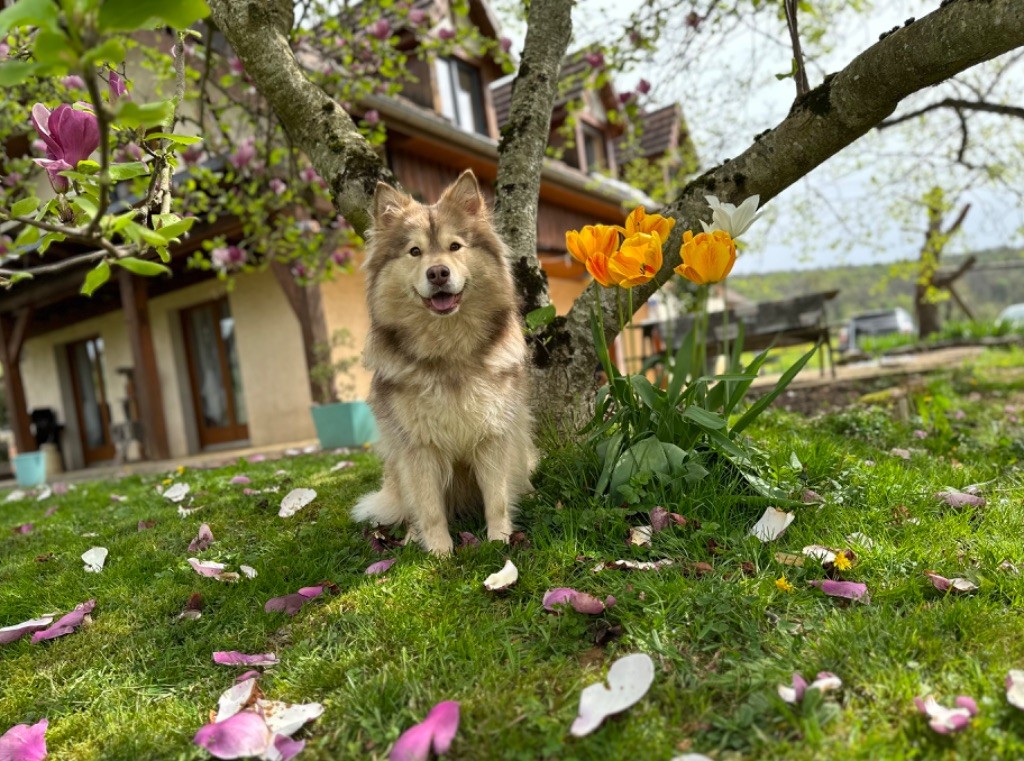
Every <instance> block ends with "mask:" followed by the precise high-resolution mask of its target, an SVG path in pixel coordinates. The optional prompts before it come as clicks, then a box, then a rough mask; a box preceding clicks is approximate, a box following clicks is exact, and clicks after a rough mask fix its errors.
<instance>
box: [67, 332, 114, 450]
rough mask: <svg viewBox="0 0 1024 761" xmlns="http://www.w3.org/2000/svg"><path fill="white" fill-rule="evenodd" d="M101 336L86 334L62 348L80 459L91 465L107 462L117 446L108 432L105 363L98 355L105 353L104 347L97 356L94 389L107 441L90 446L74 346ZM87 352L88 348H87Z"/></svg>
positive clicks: (108, 408) (98, 338)
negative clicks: (73, 406)
mask: <svg viewBox="0 0 1024 761" xmlns="http://www.w3.org/2000/svg"><path fill="white" fill-rule="evenodd" d="M102 340H103V336H101V335H99V334H96V335H92V336H86V337H85V338H79V339H78V340H76V341H71V342H69V343H67V344H65V346H64V349H65V351H66V353H67V358H68V371H69V372H70V373H71V394H72V396H73V397H74V399H75V417H76V419H77V420H78V438H79V441H81V444H82V459H83V461H84V462H85V464H86V465H87V466H88V465H92V464H94V463H97V462H107V461H108V460H113V459H114V458H115V457H116V455H117V447H115V446H114V439H113V437H112V436H111V432H110V400H109V399H107V379H106V378H104V377H103V371H104V370H105V369H106V364H105V363H104V362H103V360H102V359H99V356H100V355H102V354H105V353H106V347H104V348H103V351H102V352H101V353H100V355H97V356H98V360H97V361H98V362H99V368H98V372H97V373H96V375H97V377H98V378H99V384H100V385H99V388H98V389H95V390H96V391H97V392H98V402H99V412H100V424H101V425H102V426H103V438H104V439H106V441H107V443H106V444H103V445H101V446H99V447H90V446H89V443H88V441H87V440H86V437H87V435H88V431H87V430H86V427H85V418H84V416H83V414H82V409H83V407H84V402H83V399H82V391H81V388H80V386H79V380H80V378H79V377H78V363H77V362H76V361H75V353H74V348H75V347H76V346H78V345H79V344H88V343H89V342H90V341H93V342H96V341H102ZM87 354H88V350H87Z"/></svg>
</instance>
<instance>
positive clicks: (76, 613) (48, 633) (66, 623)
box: [32, 600, 96, 642]
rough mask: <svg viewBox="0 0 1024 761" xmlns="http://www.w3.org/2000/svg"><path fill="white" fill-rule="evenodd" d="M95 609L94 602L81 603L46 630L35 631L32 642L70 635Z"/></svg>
mask: <svg viewBox="0 0 1024 761" xmlns="http://www.w3.org/2000/svg"><path fill="white" fill-rule="evenodd" d="M95 607H96V601H95V600H89V601H88V602H83V603H82V604H81V605H78V606H76V607H75V609H74V610H73V611H71V612H70V613H66V614H64V615H63V616H61V617H60V618H58V619H57V620H56V621H54V622H53V623H52V624H51V625H50V626H49V627H47V628H46V629H43V630H42V631H37V632H36V633H35V634H33V635H32V641H33V642H41V641H43V640H50V639H57V637H63V636H65V635H67V634H71V633H72V632H74V631H75V630H76V629H78V627H79V626H81V625H82V624H84V623H85V622H86V621H87V620H88V617H89V614H90V613H92V611H93V609H94V608H95Z"/></svg>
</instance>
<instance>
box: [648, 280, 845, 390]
mask: <svg viewBox="0 0 1024 761" xmlns="http://www.w3.org/2000/svg"><path fill="white" fill-rule="evenodd" d="M838 293H839V291H822V292H820V293H808V294H804V295H802V296H794V297H793V298H789V299H780V300H778V301H761V302H758V303H754V304H745V305H742V306H736V307H732V308H731V309H729V310H728V320H726V313H724V312H712V313H711V314H709V315H708V341H707V354H708V356H709V357H712V356H716V355H717V354H721V353H722V351H723V346H724V344H725V339H726V338H728V341H729V344H730V346H731V345H732V342H733V341H735V340H736V337H737V336H738V335H739V325H740V324H741V323H742V325H743V349H744V351H763V350H764V349H767V348H779V347H783V346H798V345H800V344H806V343H816V342H819V341H820V342H821V343H822V345H823V346H824V348H825V351H823V352H821V354H819V363H820V368H821V374H822V375H824V374H825V354H826V353H827V354H828V364H829V368H830V370H831V372H832V377H833V378H834V377H835V374H836V367H835V362H834V361H833V357H832V344H831V340H830V338H831V337H830V335H829V327H828V315H827V309H826V306H827V304H828V302H829V301H831V300H832V299H834V298H835V297H836V294H838ZM695 319H696V315H693V314H685V315H682V316H680V317H677V318H676V319H675V320H674V321H671V322H666V321H663V320H658V319H650V320H645V321H644V322H641V323H638V324H636V325H635V327H636V328H637V329H638V330H640V331H641V332H642V336H643V343H642V346H643V351H642V357H643V359H644V361H646V360H647V359H649V358H650V357H652V356H660V355H661V354H663V353H664V352H665V350H666V348H669V347H672V348H673V349H674V348H677V347H678V346H679V345H680V344H681V343H682V341H683V338H685V336H686V334H687V333H689V331H690V330H692V329H693V324H694V321H695ZM726 324H728V336H727V335H726V332H725V331H726Z"/></svg>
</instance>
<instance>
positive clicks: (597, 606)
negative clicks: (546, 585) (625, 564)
mask: <svg viewBox="0 0 1024 761" xmlns="http://www.w3.org/2000/svg"><path fill="white" fill-rule="evenodd" d="M542 604H543V606H544V610H546V611H548V612H549V613H558V612H560V610H559V609H560V608H563V607H565V606H566V605H569V606H571V607H572V609H573V610H575V611H576V612H577V613H584V614H586V615H588V616H596V615H599V614H601V613H604V611H605V609H606V608H610V607H612V606H613V605H614V604H615V598H614V597H612V596H611V595H609V596H608V597H606V598H605V600H604V602H602V601H601V600H599V599H598V598H596V597H594V596H593V595H590V594H587V593H586V592H578V591H576V590H575V589H571V588H569V587H556V588H554V589H550V590H548V591H547V592H545V593H544V599H543V600H542Z"/></svg>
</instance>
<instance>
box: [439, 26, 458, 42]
mask: <svg viewBox="0 0 1024 761" xmlns="http://www.w3.org/2000/svg"><path fill="white" fill-rule="evenodd" d="M437 36H438V37H440V38H441V39H442V40H445V41H448V40H454V39H455V30H454V29H451V28H449V27H445V28H444V29H442V30H440V31H439V32H438V33H437Z"/></svg>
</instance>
